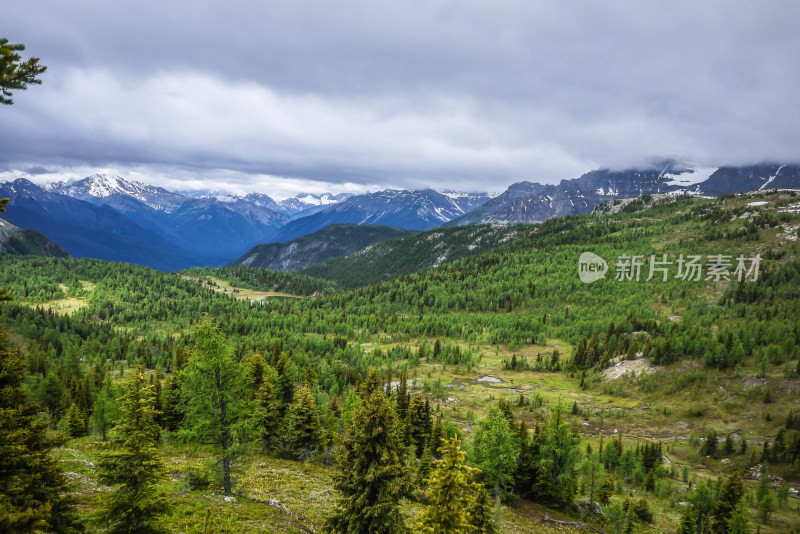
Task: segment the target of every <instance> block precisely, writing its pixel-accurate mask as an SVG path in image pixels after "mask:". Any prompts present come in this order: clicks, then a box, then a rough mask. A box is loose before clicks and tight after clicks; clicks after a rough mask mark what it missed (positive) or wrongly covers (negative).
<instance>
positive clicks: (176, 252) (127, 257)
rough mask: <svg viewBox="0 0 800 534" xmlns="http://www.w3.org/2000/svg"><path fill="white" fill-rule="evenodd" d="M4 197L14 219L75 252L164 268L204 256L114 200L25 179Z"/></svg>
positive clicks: (3, 189) (10, 185)
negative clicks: (95, 199) (99, 200)
mask: <svg viewBox="0 0 800 534" xmlns="http://www.w3.org/2000/svg"><path fill="white" fill-rule="evenodd" d="M0 198H10V199H11V202H10V203H9V205H8V207H7V208H6V213H4V216H5V218H6V219H7V220H8V221H11V222H12V223H14V224H16V225H18V226H21V227H23V228H31V229H34V230H37V231H39V232H41V233H43V234H44V235H46V236H47V237H48V238H50V239H52V240H54V241H56V242H57V243H59V244H60V245H61V246H62V247H63V248H64V249H65V250H67V251H68V252H69V253H70V254H71V255H72V256H74V257H90V258H99V259H104V260H116V261H127V262H131V263H138V264H140V265H149V266H152V267H156V268H158V269H164V270H172V269H179V268H183V267H187V266H189V265H197V264H198V263H197V262H198V261H199V259H198V258H197V257H195V256H193V255H191V254H189V253H188V252H187V251H186V250H184V249H182V248H180V247H178V246H176V245H175V244H174V243H173V242H171V241H170V240H168V239H166V238H164V237H162V236H161V235H159V233H157V232H154V231H152V230H149V229H147V228H145V227H143V226H142V225H141V224H140V221H136V220H134V219H132V218H129V217H128V216H127V215H125V214H123V213H120V212H119V211H117V210H116V209H114V208H112V207H110V206H108V205H101V206H97V205H95V204H92V203H90V202H86V201H84V200H79V199H77V198H72V197H69V196H66V195H61V194H59V193H55V192H52V191H46V190H44V189H43V188H41V187H39V186H38V185H36V184H34V183H32V182H30V181H29V180H25V179H23V178H19V179H17V180H14V181H13V182H6V183H3V184H0ZM132 202H138V201H136V200H132ZM140 204H141V203H140ZM141 205H142V206H144V204H141ZM144 207H145V208H146V209H147V210H150V211H151V212H153V213H159V212H156V211H155V210H152V209H151V208H149V207H147V206H144Z"/></svg>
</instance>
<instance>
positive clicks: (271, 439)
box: [256, 379, 281, 453]
mask: <svg viewBox="0 0 800 534" xmlns="http://www.w3.org/2000/svg"><path fill="white" fill-rule="evenodd" d="M256 403H257V405H258V407H257V410H256V428H257V429H258V432H259V434H260V435H261V452H265V453H266V452H269V451H270V450H271V449H272V447H273V446H274V444H275V438H276V437H277V433H278V427H279V426H280V422H281V408H280V401H279V400H278V396H277V391H276V388H275V384H273V383H272V381H271V380H269V379H266V380H264V381H263V382H262V383H261V387H259V388H258V391H257V392H256Z"/></svg>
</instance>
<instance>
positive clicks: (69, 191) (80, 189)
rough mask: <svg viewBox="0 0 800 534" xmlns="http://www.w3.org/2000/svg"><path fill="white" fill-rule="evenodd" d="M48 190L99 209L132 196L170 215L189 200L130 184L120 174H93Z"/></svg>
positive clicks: (51, 186) (135, 183) (151, 186)
mask: <svg viewBox="0 0 800 534" xmlns="http://www.w3.org/2000/svg"><path fill="white" fill-rule="evenodd" d="M46 189H47V190H48V191H51V192H53V193H59V194H62V195H67V196H69V197H72V198H77V199H80V200H85V201H87V202H91V203H92V204H95V205H98V206H99V205H103V204H105V203H107V202H108V200H109V198H111V197H114V196H118V195H122V196H128V197H132V198H135V199H136V200H138V201H139V202H142V203H143V204H145V205H147V206H150V207H151V208H153V209H154V210H157V211H164V212H167V213H169V212H171V211H174V210H175V209H177V208H178V207H179V206H180V205H181V204H183V202H184V201H185V200H186V197H184V196H181V195H178V194H175V193H171V192H170V191H167V190H166V189H163V188H161V187H156V186H154V185H148V184H143V183H141V182H135V181H132V180H126V179H125V178H122V177H120V176H117V175H116V174H93V175H91V176H88V177H86V178H83V179H82V180H73V181H70V182H55V183H52V184H50V185H48V186H46Z"/></svg>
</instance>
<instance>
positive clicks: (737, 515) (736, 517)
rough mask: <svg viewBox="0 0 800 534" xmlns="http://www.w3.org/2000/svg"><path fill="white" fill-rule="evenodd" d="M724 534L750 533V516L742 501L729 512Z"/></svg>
mask: <svg viewBox="0 0 800 534" xmlns="http://www.w3.org/2000/svg"><path fill="white" fill-rule="evenodd" d="M726 532H727V533H728V534H748V533H749V532H750V514H749V513H748V512H747V507H746V506H745V504H744V501H739V504H737V505H736V508H734V509H733V512H731V516H730V518H728V530H727V531H726Z"/></svg>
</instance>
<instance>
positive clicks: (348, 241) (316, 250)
mask: <svg viewBox="0 0 800 534" xmlns="http://www.w3.org/2000/svg"><path fill="white" fill-rule="evenodd" d="M408 233H411V232H410V231H409V230H402V229H400V228H393V227H391V226H376V225H371V224H367V225H361V226H358V225H354V224H334V225H331V226H327V227H325V228H323V229H322V230H319V231H317V232H315V233H313V234H309V235H304V236H302V237H299V238H297V239H294V240H292V241H289V242H287V243H269V244H265V245H256V246H255V247H253V248H252V249H251V250H250V251H248V252H247V253H246V254H245V255H243V256H242V257H241V258H239V259H237V260H236V261H234V262H231V263H230V266H240V265H241V266H246V267H264V268H267V269H274V270H277V271H299V270H300V269H305V268H306V267H310V266H312V265H316V264H318V263H322V262H324V261H326V260H329V259H331V258H334V257H337V256H341V255H343V254H349V253H350V252H354V251H356V250H359V249H362V248H364V247H366V246H367V245H369V244H371V243H374V242H376V241H384V240H386V239H391V238H393V237H398V236H402V235H406V234H408Z"/></svg>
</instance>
